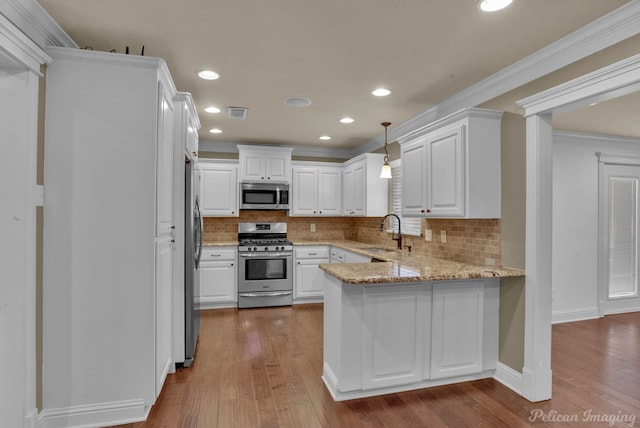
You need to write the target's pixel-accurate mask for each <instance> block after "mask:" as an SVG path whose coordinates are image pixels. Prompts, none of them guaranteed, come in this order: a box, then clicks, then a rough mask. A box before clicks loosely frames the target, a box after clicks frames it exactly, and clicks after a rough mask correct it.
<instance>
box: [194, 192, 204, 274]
mask: <svg viewBox="0 0 640 428" xmlns="http://www.w3.org/2000/svg"><path fill="white" fill-rule="evenodd" d="M195 199H196V200H195V211H196V217H197V221H198V229H199V231H200V233H199V234H198V235H199V236H198V239H199V241H198V254H197V255H196V269H198V268H199V267H200V259H201V258H202V245H203V243H204V221H203V219H202V212H201V211H200V204H199V202H198V197H197V196H196V198H195Z"/></svg>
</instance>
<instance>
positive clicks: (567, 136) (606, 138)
mask: <svg viewBox="0 0 640 428" xmlns="http://www.w3.org/2000/svg"><path fill="white" fill-rule="evenodd" d="M553 142H554V143H556V142H557V143H570V144H596V145H599V146H601V145H603V144H604V145H607V144H616V145H619V146H626V147H624V148H629V149H636V150H637V149H638V148H640V138H636V137H622V136H619V135H608V134H594V133H591V132H575V131H559V130H554V131H553Z"/></svg>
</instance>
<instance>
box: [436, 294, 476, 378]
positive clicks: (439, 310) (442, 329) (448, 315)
mask: <svg viewBox="0 0 640 428" xmlns="http://www.w3.org/2000/svg"><path fill="white" fill-rule="evenodd" d="M483 302H484V287H478V286H477V284H474V283H469V282H460V283H446V284H437V283H436V284H434V286H433V318H432V322H433V326H432V329H433V336H432V339H431V340H432V344H433V345H432V346H433V354H432V357H431V379H441V378H445V377H454V376H461V375H467V374H472V373H479V372H481V371H482V343H483Z"/></svg>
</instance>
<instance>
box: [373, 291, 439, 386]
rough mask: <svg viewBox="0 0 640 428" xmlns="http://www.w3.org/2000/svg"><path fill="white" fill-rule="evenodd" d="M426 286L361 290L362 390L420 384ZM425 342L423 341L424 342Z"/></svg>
mask: <svg viewBox="0 0 640 428" xmlns="http://www.w3.org/2000/svg"><path fill="white" fill-rule="evenodd" d="M428 288H429V287H428V286H425V285H422V284H420V285H409V286H402V287H401V288H400V287H394V288H389V287H379V288H378V287H371V288H365V289H364V312H363V314H362V316H363V319H364V321H363V322H364V324H365V325H367V326H368V327H369V328H367V329H364V331H363V337H362V345H363V349H364V352H363V353H362V357H363V359H362V376H363V379H362V388H363V389H372V388H382V387H387V386H396V385H401V384H408V383H414V382H418V381H420V380H421V379H422V378H423V376H422V369H423V360H424V355H425V353H428V349H426V348H425V343H426V344H427V345H428V338H429V332H428V331H427V330H428V323H427V320H428V319H430V316H429V313H430V308H429V307H428V305H427V301H428V297H429V296H428V295H429V293H428ZM425 339H426V340H425Z"/></svg>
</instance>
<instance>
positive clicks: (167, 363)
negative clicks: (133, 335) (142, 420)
mask: <svg viewBox="0 0 640 428" xmlns="http://www.w3.org/2000/svg"><path fill="white" fill-rule="evenodd" d="M172 279H173V247H172V245H171V238H170V237H165V238H163V239H161V240H159V241H158V242H157V243H156V292H155V296H156V320H155V323H156V397H157V396H158V395H160V391H161V390H162V385H163V384H164V380H165V378H166V377H167V374H168V373H169V370H170V368H171V363H172V350H173V349H172V343H171V339H172V334H171V333H172V330H173V327H172V304H173V300H172V293H173V289H172V284H173V283H172Z"/></svg>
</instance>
